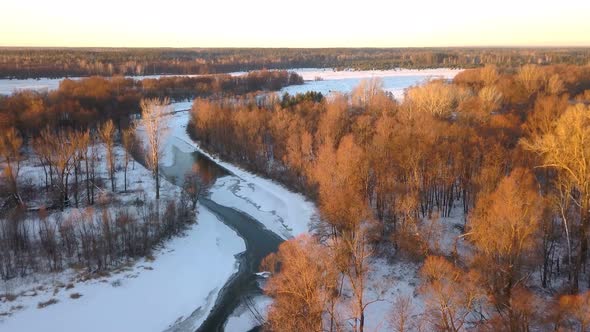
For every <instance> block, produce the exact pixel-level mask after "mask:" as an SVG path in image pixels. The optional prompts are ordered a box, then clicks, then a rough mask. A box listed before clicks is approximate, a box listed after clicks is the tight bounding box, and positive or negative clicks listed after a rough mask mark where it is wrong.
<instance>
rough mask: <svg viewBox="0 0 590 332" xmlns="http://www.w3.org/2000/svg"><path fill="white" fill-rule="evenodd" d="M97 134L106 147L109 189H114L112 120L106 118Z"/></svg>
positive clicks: (113, 125) (113, 133)
mask: <svg viewBox="0 0 590 332" xmlns="http://www.w3.org/2000/svg"><path fill="white" fill-rule="evenodd" d="M98 135H99V136H100V139H101V140H102V141H103V142H104V144H105V147H106V154H105V156H106V162H107V169H108V171H109V178H110V180H111V190H112V191H113V192H114V191H115V156H114V153H113V148H114V145H115V124H114V123H113V121H112V120H108V121H107V122H105V123H104V124H103V125H102V126H100V128H99V129H98Z"/></svg>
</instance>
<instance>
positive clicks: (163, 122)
mask: <svg viewBox="0 0 590 332" xmlns="http://www.w3.org/2000/svg"><path fill="white" fill-rule="evenodd" d="M140 105H141V118H142V119H141V124H142V125H143V127H144V129H145V134H146V138H147V148H146V154H147V156H146V161H147V164H148V167H149V168H150V169H151V170H152V172H153V174H154V178H155V180H156V199H160V160H161V159H162V156H163V148H164V146H163V144H164V139H165V137H166V133H167V131H168V130H167V129H168V126H167V119H166V115H167V114H168V113H169V109H170V106H169V105H170V100H169V99H168V98H164V99H142V100H141V103H140Z"/></svg>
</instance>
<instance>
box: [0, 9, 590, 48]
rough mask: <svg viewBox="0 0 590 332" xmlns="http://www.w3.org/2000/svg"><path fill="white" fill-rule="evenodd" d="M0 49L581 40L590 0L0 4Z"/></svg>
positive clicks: (585, 39) (588, 37)
mask: <svg viewBox="0 0 590 332" xmlns="http://www.w3.org/2000/svg"><path fill="white" fill-rule="evenodd" d="M0 8H1V9H0V46H55V47H95V46H103V47H436V46H590V17H589V16H588V15H589V14H590V0H560V1H555V0H554V1H546V0H537V1H530V0H493V1H490V0H484V1H477V0H470V1H466V0H446V1H443V0H406V1H399V0H389V1H377V0H356V1H347V0H340V1H326V0H292V1H289V2H287V1H283V0H241V1H240V0H213V1H203V0H193V1H182V0H166V1H161V0H160V1H153V0H143V1H137V0H101V1H96V0H95V1H92V2H90V1H85V0H78V1H72V0H3V1H2V5H1V6H0Z"/></svg>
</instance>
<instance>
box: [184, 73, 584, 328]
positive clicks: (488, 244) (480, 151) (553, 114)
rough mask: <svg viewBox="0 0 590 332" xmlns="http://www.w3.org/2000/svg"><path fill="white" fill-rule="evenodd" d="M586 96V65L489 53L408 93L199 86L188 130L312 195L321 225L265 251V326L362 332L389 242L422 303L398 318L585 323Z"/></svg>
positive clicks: (212, 147) (363, 87)
mask: <svg viewBox="0 0 590 332" xmlns="http://www.w3.org/2000/svg"><path fill="white" fill-rule="evenodd" d="M589 97H590V68H588V67H578V66H537V65H525V66H522V67H520V68H518V69H517V70H501V69H498V68H497V67H495V66H485V67H483V68H480V69H473V70H466V71H464V72H462V73H460V74H459V75H457V76H456V78H455V79H454V80H453V82H450V83H449V82H445V81H431V82H429V83H427V84H425V85H422V86H417V87H413V88H411V89H409V90H408V91H407V92H406V94H405V97H404V99H403V101H401V102H398V101H395V100H394V99H393V98H391V96H390V95H388V94H386V93H385V92H383V91H382V89H381V85H380V81H378V80H370V81H364V82H362V83H361V84H360V85H359V86H358V87H357V88H356V89H355V90H354V91H353V92H352V93H351V94H350V95H340V96H332V97H331V98H328V99H323V100H321V101H319V102H318V101H317V100H314V99H313V98H299V99H300V102H296V103H293V102H283V103H281V102H280V101H277V100H268V101H267V103H266V104H263V105H261V103H260V102H258V103H256V102H254V101H252V100H245V99H242V100H238V101H235V100H233V101H225V102H212V101H206V100H196V101H195V102H194V104H193V110H192V112H193V113H192V114H193V118H192V126H193V128H192V135H193V136H194V137H195V138H197V139H198V140H200V142H201V144H202V146H203V147H205V148H206V149H208V150H209V151H211V152H214V153H217V154H219V155H220V156H222V157H223V158H226V159H228V160H230V161H232V162H236V163H238V164H241V165H243V166H244V167H246V168H248V169H251V170H253V171H255V172H259V173H262V174H264V175H265V176H269V177H271V178H273V179H277V180H280V181H281V182H283V183H285V184H286V185H288V186H290V187H292V188H296V189H299V190H301V191H303V192H306V193H309V195H310V196H311V197H313V198H314V199H315V200H316V201H317V203H318V206H319V210H320V213H321V216H322V221H321V222H319V223H317V224H316V225H315V230H314V236H313V237H309V238H307V237H305V238H302V239H296V240H293V241H288V242H287V243H285V244H284V245H283V246H282V247H281V249H280V251H279V253H278V254H277V255H275V256H272V257H270V258H269V259H268V260H267V262H266V264H265V268H266V269H268V270H271V271H273V272H274V276H273V277H272V278H271V281H269V285H268V286H267V288H266V291H267V293H268V294H269V295H271V296H272V297H273V298H274V303H273V305H272V307H271V309H270V311H269V322H268V327H269V328H270V329H271V330H276V331H279V330H280V331H298V330H330V331H339V330H342V329H346V327H347V326H348V327H349V328H350V327H352V329H353V330H354V331H363V328H364V325H365V310H366V307H367V306H368V305H370V304H371V303H373V301H374V300H375V301H378V299H368V298H367V297H368V296H369V295H368V287H369V286H368V284H367V283H368V276H369V272H370V269H371V267H370V260H371V257H374V255H375V254H377V253H384V254H390V253H392V252H393V257H392V259H394V260H399V259H400V258H402V257H406V258H410V259H414V260H418V261H422V262H423V265H422V268H421V270H420V273H419V274H420V276H421V279H422V285H421V286H420V287H419V288H418V293H419V294H420V295H421V296H422V298H423V299H424V303H425V307H424V310H423V311H422V312H420V313H418V314H416V312H415V310H414V309H416V308H414V309H412V310H410V309H409V306H410V304H408V303H409V301H410V300H409V299H402V298H399V299H393V300H395V303H396V307H397V306H398V307H399V308H401V309H399V310H396V311H395V312H394V313H392V315H393V316H395V320H396V322H398V323H399V322H402V323H400V324H401V325H402V326H401V327H399V326H397V327H396V329H398V330H400V331H401V330H403V331H405V330H407V329H409V328H410V327H409V326H410V324H412V326H413V327H412V328H411V329H418V330H423V329H425V330H431V329H436V330H443V331H459V330H464V329H468V328H481V329H491V330H510V331H526V330H530V329H535V328H548V326H553V327H554V328H555V329H573V330H578V331H584V330H586V329H587V328H588V326H589V325H588V324H589V322H588V317H590V316H588V314H587V313H588V312H589V310H590V305H589V304H588V303H590V302H588V301H589V300H590V292H585V291H584V290H585V289H588V288H590V273H588V271H587V263H588V257H589V255H588V241H589V235H590V213H588V211H589V208H590V189H589V188H590V185H589V184H590V173H588V170H590V150H589V149H588V147H589V146H590V115H589V114H590V109H589V107H588V104H589V103H590V99H589ZM297 99H298V98H295V100H297ZM290 100H292V99H291V98H287V101H290ZM281 104H282V105H281ZM457 209H459V211H456V210H457ZM457 212H459V215H462V216H463V218H462V220H455V221H454V222H453V220H452V219H450V220H449V218H448V217H450V216H452V215H456V214H457ZM453 230H455V231H456V233H454V232H455V231H453ZM453 234H454V235H453ZM449 237H451V238H450V239H449ZM461 247H465V248H464V249H461ZM343 288H348V290H349V292H348V294H346V295H344V294H343ZM298 294H304V295H301V296H299V295H298ZM393 300H392V301H393ZM343 301H344V302H346V306H349V307H350V308H351V309H350V312H351V314H350V317H341V316H339V311H338V310H339V309H338V308H340V307H342V306H343V304H342V303H343ZM404 308H405V309H404ZM350 312H349V313H350ZM404 315H405V316H404ZM396 324H397V323H396ZM417 324H421V325H420V326H421V327H420V326H418V325H417Z"/></svg>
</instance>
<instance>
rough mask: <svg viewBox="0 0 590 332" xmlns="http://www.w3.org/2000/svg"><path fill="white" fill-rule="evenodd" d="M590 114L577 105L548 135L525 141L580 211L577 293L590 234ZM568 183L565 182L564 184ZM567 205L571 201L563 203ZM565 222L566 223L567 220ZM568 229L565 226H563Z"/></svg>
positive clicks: (574, 284) (527, 147) (575, 270)
mask: <svg viewBox="0 0 590 332" xmlns="http://www.w3.org/2000/svg"><path fill="white" fill-rule="evenodd" d="M589 112H590V111H589V110H588V107H587V106H584V105H582V104H578V105H576V106H572V107H570V108H568V110H567V111H566V112H565V113H563V115H561V116H560V117H559V119H558V120H557V121H556V122H555V125H554V126H552V127H551V128H550V129H549V130H548V132H546V133H544V135H542V136H541V137H538V138H536V139H534V140H531V141H528V140H525V141H523V145H524V147H525V148H526V149H528V150H530V151H533V152H535V153H537V154H538V155H540V156H541V157H542V158H543V161H542V164H541V165H540V167H544V168H552V169H555V170H557V172H558V173H559V175H560V176H559V177H558V179H559V182H560V187H562V188H568V189H569V190H567V191H566V190H560V192H561V193H562V194H563V195H567V196H569V199H571V202H573V203H574V204H575V205H576V206H577V208H578V209H579V210H578V211H579V222H580V232H579V239H580V246H579V253H578V257H577V260H576V262H575V266H574V275H573V277H574V280H573V285H572V286H573V289H574V290H577V289H578V282H579V274H580V272H581V269H582V265H583V264H584V263H585V261H586V257H587V253H588V235H589V233H590V212H589V209H590V113H589ZM563 181H566V182H563ZM564 201H568V199H564ZM564 222H565V220H564ZM564 225H565V224H564Z"/></svg>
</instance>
